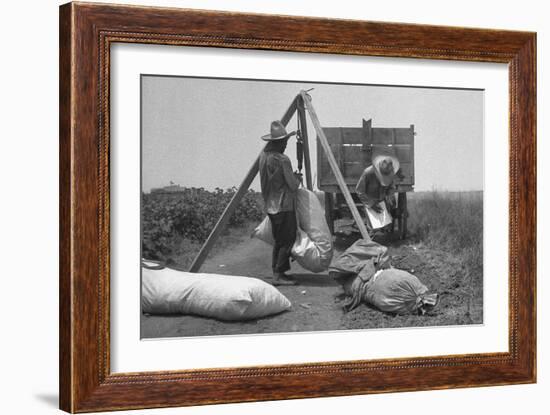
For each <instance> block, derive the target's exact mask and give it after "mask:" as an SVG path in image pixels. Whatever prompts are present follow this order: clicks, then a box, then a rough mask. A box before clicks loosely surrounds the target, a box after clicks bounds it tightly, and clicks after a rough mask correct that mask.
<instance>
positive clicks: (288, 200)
mask: <svg viewBox="0 0 550 415" xmlns="http://www.w3.org/2000/svg"><path fill="white" fill-rule="evenodd" d="M260 184H261V187H262V196H263V199H264V202H265V209H266V211H267V213H270V214H275V213H279V212H289V211H293V210H294V209H295V199H296V190H298V186H299V184H300V182H299V181H298V180H297V179H296V177H295V176H294V173H293V172H292V164H291V163H290V159H289V158H288V157H287V156H286V155H284V154H281V153H278V152H271V151H270V152H265V151H264V152H262V154H261V156H260Z"/></svg>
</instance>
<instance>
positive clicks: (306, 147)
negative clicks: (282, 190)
mask: <svg viewBox="0 0 550 415" xmlns="http://www.w3.org/2000/svg"><path fill="white" fill-rule="evenodd" d="M298 117H299V119H300V129H301V131H300V132H301V134H302V141H303V142H304V145H303V147H304V164H305V168H306V187H307V188H308V189H309V190H313V182H312V181H311V158H310V156H309V140H308V136H307V120H306V110H305V104H304V99H303V98H302V96H300V98H299V100H298Z"/></svg>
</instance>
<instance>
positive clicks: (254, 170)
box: [189, 96, 298, 272]
mask: <svg viewBox="0 0 550 415" xmlns="http://www.w3.org/2000/svg"><path fill="white" fill-rule="evenodd" d="M297 101H298V96H296V97H295V98H294V100H293V101H292V103H291V104H290V106H289V107H288V109H287V110H286V111H285V113H284V114H283V116H282V117H281V123H282V124H283V125H284V126H286V125H287V124H288V122H289V121H290V119H291V118H292V116H293V115H294V113H295V112H296V109H297ZM262 151H263V149H262ZM261 154H262V153H261V152H260V154H259V155H258V157H257V158H256V161H254V164H252V167H251V168H250V170H249V171H248V173H247V174H246V176H245V178H244V180H243V181H242V183H241V185H240V186H239V188H238V189H237V192H235V194H234V195H233V197H232V198H231V200H230V201H229V203H228V204H227V206H226V207H225V210H224V211H223V213H222V215H221V216H220V218H219V219H218V222H217V223H216V225H215V226H214V229H212V231H211V232H210V235H208V239H207V240H206V241H205V242H204V244H203V245H202V247H201V250H200V251H199V253H198V254H197V256H196V257H195V260H194V261H193V263H192V264H191V267H190V268H189V272H198V271H199V269H200V267H201V266H202V264H203V263H204V261H205V259H206V257H207V256H208V253H209V252H210V250H211V249H212V247H213V246H214V243H215V242H216V240H217V239H218V237H219V236H220V234H221V233H222V231H223V230H224V229H225V226H226V225H227V222H228V221H229V218H230V217H231V215H232V214H233V212H235V209H236V208H237V206H238V205H239V203H240V201H241V199H242V198H243V196H244V195H245V194H246V192H247V191H248V188H249V187H250V184H251V183H252V181H253V180H254V178H255V177H256V175H257V174H258V171H259V166H260V155H261Z"/></svg>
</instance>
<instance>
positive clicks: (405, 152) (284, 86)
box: [141, 74, 484, 339]
mask: <svg viewBox="0 0 550 415" xmlns="http://www.w3.org/2000/svg"><path fill="white" fill-rule="evenodd" d="M483 115H484V91H483V90H481V89H452V88H438V87H423V86H399V85H375V84H372V85H369V84H338V83H315V82H312V81H309V82H302V81H287V80H254V79H226V78H201V77H181V76H165V75H162V76H160V75H149V74H144V75H142V76H141V236H142V239H141V257H142V263H141V281H142V290H141V310H142V316H141V337H142V338H144V339H147V338H168V337H190V336H216V335H236V334H260V333H291V332H314V331H333V330H357V329H381V328H396V327H419V326H460V325H471V324H482V323H483V183H484V182H483V177H484V174H483V173H484V170H483V169H484V166H483V155H484V119H483Z"/></svg>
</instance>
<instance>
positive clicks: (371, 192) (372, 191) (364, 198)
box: [355, 166, 395, 207]
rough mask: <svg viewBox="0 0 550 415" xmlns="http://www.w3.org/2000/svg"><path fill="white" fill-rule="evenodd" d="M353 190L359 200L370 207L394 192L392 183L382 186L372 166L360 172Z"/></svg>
mask: <svg viewBox="0 0 550 415" xmlns="http://www.w3.org/2000/svg"><path fill="white" fill-rule="evenodd" d="M355 192H356V193H357V195H358V196H359V199H361V202H363V203H364V204H366V205H367V206H369V207H372V206H374V205H376V204H378V203H379V202H381V201H382V200H384V199H385V198H386V197H387V196H390V195H392V194H393V193H394V192H395V189H394V186H393V184H392V185H390V186H382V183H380V181H379V180H378V177H376V173H375V172H374V167H372V166H369V167H367V168H366V169H365V170H364V171H363V174H361V177H360V178H359V181H358V182H357V186H355Z"/></svg>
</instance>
